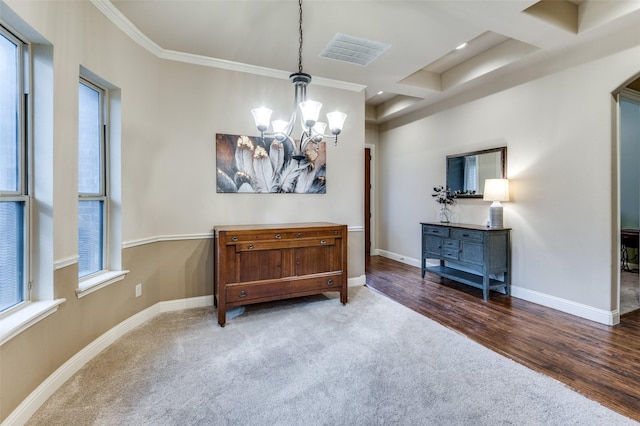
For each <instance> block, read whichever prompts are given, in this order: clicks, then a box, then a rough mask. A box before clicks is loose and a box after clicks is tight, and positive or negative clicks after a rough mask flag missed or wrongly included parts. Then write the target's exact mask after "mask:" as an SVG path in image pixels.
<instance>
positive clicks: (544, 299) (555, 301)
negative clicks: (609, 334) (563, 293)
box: [511, 285, 620, 325]
mask: <svg viewBox="0 0 640 426" xmlns="http://www.w3.org/2000/svg"><path fill="white" fill-rule="evenodd" d="M511 296H513V297H517V298H518V299H523V300H526V301H528V302H532V303H536V304H538V305H542V306H546V307H548V308H552V309H556V310H558V311H562V312H566V313H568V314H571V315H576V316H578V317H581V318H585V319H588V320H591V321H595V322H598V323H600V324H605V325H616V324H618V323H619V322H620V312H619V311H618V310H615V311H607V310H604V309H598V308H594V307H593V306H588V305H584V304H582V303H577V302H574V301H571V300H567V299H562V298H560V297H556V296H551V295H549V294H544V293H540V292H537V291H534V290H529V289H527V288H522V287H518V286H514V285H512V286H511Z"/></svg>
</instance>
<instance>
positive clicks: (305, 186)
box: [216, 133, 326, 194]
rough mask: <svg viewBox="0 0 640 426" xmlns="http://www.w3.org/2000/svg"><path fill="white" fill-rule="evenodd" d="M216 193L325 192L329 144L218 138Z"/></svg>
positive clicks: (258, 138)
mask: <svg viewBox="0 0 640 426" xmlns="http://www.w3.org/2000/svg"><path fill="white" fill-rule="evenodd" d="M216 186H217V192H243V193H273V192H281V193H284V192H286V193H298V194H303V193H306V194H309V193H313V194H324V193H325V192H326V144H325V142H322V141H321V142H317V143H316V142H310V143H307V144H306V145H305V146H304V147H303V148H302V149H300V147H296V146H294V145H293V143H291V142H290V141H288V140H285V141H284V142H280V141H278V140H276V139H275V138H267V137H265V138H261V137H256V136H241V135H228V134H220V133H218V134H216Z"/></svg>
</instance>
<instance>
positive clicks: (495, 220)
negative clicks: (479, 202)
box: [489, 205, 504, 229]
mask: <svg viewBox="0 0 640 426" xmlns="http://www.w3.org/2000/svg"><path fill="white" fill-rule="evenodd" d="M503 227H504V224H503V222H502V205H499V206H494V205H491V207H489V228H492V229H496V228H503Z"/></svg>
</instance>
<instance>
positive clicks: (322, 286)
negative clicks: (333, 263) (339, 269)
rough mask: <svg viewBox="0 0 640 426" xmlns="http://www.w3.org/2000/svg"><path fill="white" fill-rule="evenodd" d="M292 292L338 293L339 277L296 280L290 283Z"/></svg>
mask: <svg viewBox="0 0 640 426" xmlns="http://www.w3.org/2000/svg"><path fill="white" fill-rule="evenodd" d="M291 284H292V291H293V292H294V293H297V292H308V291H314V292H317V291H332V290H335V291H339V290H340V288H341V287H342V281H341V275H340V274H334V275H331V276H323V277H314V278H305V279H302V280H296V281H293V282H292V283H291Z"/></svg>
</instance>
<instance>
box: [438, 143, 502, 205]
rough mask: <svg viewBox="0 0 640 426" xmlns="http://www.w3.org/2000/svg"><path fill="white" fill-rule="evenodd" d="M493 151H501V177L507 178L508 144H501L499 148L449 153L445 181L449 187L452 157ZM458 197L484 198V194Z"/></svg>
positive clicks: (460, 196)
mask: <svg viewBox="0 0 640 426" xmlns="http://www.w3.org/2000/svg"><path fill="white" fill-rule="evenodd" d="M492 152H499V153H500V163H501V167H500V172H501V176H499V178H500V179H505V178H506V177H507V147H506V146H501V147H498V148H491V149H483V150H480V151H471V152H464V153H462V154H451V155H447V159H446V167H445V182H446V185H447V188H450V185H449V159H452V158H459V157H467V156H469V155H480V154H490V153H492ZM457 198H482V194H473V195H471V194H458V196H457Z"/></svg>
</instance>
